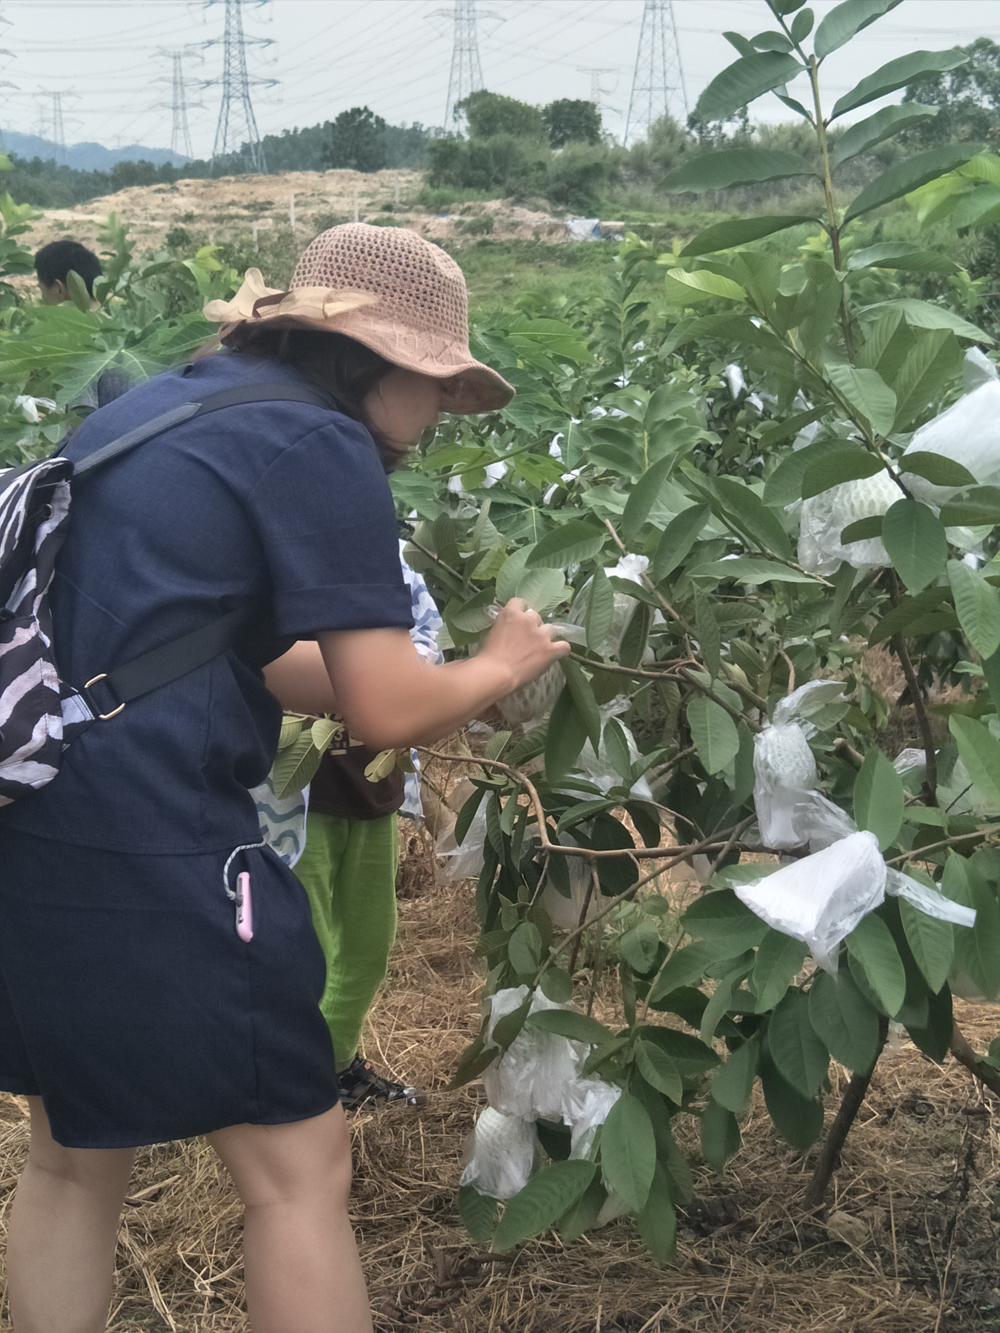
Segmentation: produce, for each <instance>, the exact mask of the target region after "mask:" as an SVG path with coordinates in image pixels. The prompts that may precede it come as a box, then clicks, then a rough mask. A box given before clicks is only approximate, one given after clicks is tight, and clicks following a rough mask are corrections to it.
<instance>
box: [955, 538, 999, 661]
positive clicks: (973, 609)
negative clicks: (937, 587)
mask: <svg viewBox="0 0 1000 1333" xmlns="http://www.w3.org/2000/svg"><path fill="white" fill-rule="evenodd" d="M948 582H949V583H950V584H951V594H952V597H953V598H954V601H955V610H956V612H957V613H958V623H959V624H960V625H961V626H962V632H963V633H964V635H965V637H966V638H967V639H968V640H969V642H970V643H971V644H972V646H973V648H975V650H976V652H977V653H978V654H979V656H980V657H992V656H993V654H994V653H995V652H996V650H997V649H998V648H1000V592H997V590H996V588H994V587H993V585H992V584H991V583H987V581H986V580H985V579H984V578H983V576H982V574H981V573H980V572H979V570H978V569H970V568H969V566H968V565H966V564H964V563H963V562H962V561H961V560H949V561H948Z"/></svg>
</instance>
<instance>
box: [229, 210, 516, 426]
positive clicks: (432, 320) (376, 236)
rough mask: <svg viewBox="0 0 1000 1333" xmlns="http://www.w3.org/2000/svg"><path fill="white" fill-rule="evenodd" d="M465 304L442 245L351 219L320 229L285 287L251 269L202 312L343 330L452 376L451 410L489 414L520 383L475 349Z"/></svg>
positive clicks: (400, 359) (422, 369)
mask: <svg viewBox="0 0 1000 1333" xmlns="http://www.w3.org/2000/svg"><path fill="white" fill-rule="evenodd" d="M467 308H468V303H467V296H466V290H465V278H464V277H463V276H462V270H461V269H460V268H459V267H458V265H457V264H456V263H455V261H454V260H453V259H452V258H451V256H450V255H447V254H446V253H445V252H444V250H442V249H441V248H440V246H437V245H432V244H431V243H430V242H429V241H425V240H424V239H423V238H422V237H420V236H418V235H417V234H416V233H415V232H412V231H406V230H405V229H404V228H402V227H372V226H369V225H368V224H367V223H364V222H354V223H346V224H345V225H344V226H342V227H331V228H330V230H329V231H324V232H323V233H322V234H321V235H319V236H317V237H316V239H315V240H314V241H313V242H312V244H311V245H309V246H308V247H307V248H306V250H305V251H304V252H303V255H302V258H301V259H300V260H299V262H298V266H297V268H296V270H295V275H294V276H293V278H292V284H291V289H290V290H289V291H287V292H282V291H278V290H276V289H275V288H273V287H265V286H264V280H263V278H262V277H261V274H260V270H259V269H256V268H251V269H248V270H247V274H246V277H245V279H244V281H243V286H242V287H241V288H240V290H239V291H238V292H237V293H236V295H235V296H234V297H233V299H232V300H231V301H209V303H208V305H206V306H205V317H206V319H210V320H212V321H213V322H215V323H219V324H223V325H229V326H232V325H235V324H237V323H241V322H244V321H247V322H253V323H257V322H258V321H259V322H260V323H261V324H263V323H265V322H266V323H267V324H268V325H270V326H271V327H272V328H306V329H318V330H322V331H327V332H330V333H340V334H343V335H344V336H345V337H348V338H354V339H355V340H356V341H357V342H359V343H364V345H365V346H366V347H369V348H371V350H372V351H373V352H377V353H378V354H379V356H382V357H384V358H385V359H386V360H387V361H391V362H392V364H393V365H395V366H402V367H403V368H404V369H406V370H415V371H417V372H419V373H420V374H421V375H430V376H432V377H433V378H434V379H442V380H444V379H447V380H454V381H455V382H454V384H452V385H450V386H449V390H450V391H449V394H448V398H447V401H448V406H447V410H448V411H449V412H457V413H474V412H491V411H493V410H495V409H496V408H499V407H503V406H505V404H507V403H509V402H510V400H511V399H512V398H513V396H514V390H513V389H512V388H511V386H510V385H509V384H508V383H507V381H506V380H505V379H502V378H501V376H500V375H498V374H497V373H496V371H495V370H490V368H489V366H484V365H483V364H482V362H480V361H477V360H475V358H474V357H473V355H472V353H471V352H470V351H469V325H468V314H467ZM224 332H225V331H224ZM223 336H224V335H223Z"/></svg>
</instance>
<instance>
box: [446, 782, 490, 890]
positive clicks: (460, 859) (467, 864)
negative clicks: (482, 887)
mask: <svg viewBox="0 0 1000 1333" xmlns="http://www.w3.org/2000/svg"><path fill="white" fill-rule="evenodd" d="M460 786H463V787H467V788H468V792H467V794H465V795H463V796H461V797H460V799H461V800H462V803H463V804H464V802H465V800H467V799H468V797H469V796H471V795H472V793H473V791H474V790H475V788H474V787H473V785H472V783H471V782H470V781H469V780H468V778H464V779H463V782H462V784H460ZM458 792H459V788H458V787H456V789H455V794H456V795H457V794H458ZM486 801H487V798H486V797H483V799H482V800H481V801H480V803H479V808H478V810H477V811H476V813H475V814H474V815H473V817H472V823H471V824H470V825H469V827H468V830H467V831H466V834H465V837H464V838H463V839H462V841H461V843H458V842H456V840H455V825H454V824H451V825H449V827H448V828H446V829H445V830H444V831H443V832H442V833H441V835H440V836H439V838H438V840H437V846H436V847H435V849H434V850H435V852H436V853H437V855H438V856H440V857H443V858H447V861H448V865H447V868H446V869H445V872H444V876H445V879H447V880H450V881H451V882H454V881H455V880H457V879H478V878H479V876H480V874H481V873H482V869H483V865H484V860H483V848H484V847H485V846H486ZM459 808H461V807H459Z"/></svg>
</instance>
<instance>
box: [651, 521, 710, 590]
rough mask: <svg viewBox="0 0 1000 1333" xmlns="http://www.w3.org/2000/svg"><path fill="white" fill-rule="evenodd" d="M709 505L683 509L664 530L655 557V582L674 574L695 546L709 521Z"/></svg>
mask: <svg viewBox="0 0 1000 1333" xmlns="http://www.w3.org/2000/svg"><path fill="white" fill-rule="evenodd" d="M709 512H710V511H709V508H708V505H692V506H691V508H690V509H682V510H681V512H680V513H679V514H678V515H677V517H676V518H672V519H671V520H670V522H669V523H668V524H667V526H666V527H665V528H664V529H663V533H662V535H661V537H660V540H659V541H658V542H657V543H656V551H655V553H654V555H653V568H652V575H653V581H654V582H655V583H659V582H660V581H661V579H665V578H666V577H667V576H668V575H669V574H672V573H673V572H674V570H675V569H676V568H677V566H678V565H679V564H681V562H682V561H683V560H684V559H685V557H686V556H687V555H688V553H689V552H690V550H691V547H692V546H693V545H694V544H695V542H696V541H697V539H698V536H699V534H700V533H701V530H702V528H703V527H704V526H705V523H706V522H707V521H708V515H709Z"/></svg>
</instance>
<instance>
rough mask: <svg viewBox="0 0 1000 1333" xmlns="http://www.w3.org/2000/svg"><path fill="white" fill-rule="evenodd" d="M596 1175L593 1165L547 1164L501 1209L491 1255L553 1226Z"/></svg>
mask: <svg viewBox="0 0 1000 1333" xmlns="http://www.w3.org/2000/svg"><path fill="white" fill-rule="evenodd" d="M596 1174H597V1167H596V1166H595V1165H594V1163H593V1162H574V1161H565V1162H550V1163H549V1165H548V1166H543V1167H542V1169H541V1171H539V1172H538V1173H537V1174H536V1175H534V1176H532V1177H531V1179H530V1180H529V1181H528V1183H527V1185H525V1186H524V1188H523V1189H522V1190H521V1191H520V1192H519V1193H518V1194H515V1195H514V1197H513V1198H512V1199H509V1200H508V1202H507V1203H506V1204H505V1206H504V1210H503V1217H502V1218H501V1219H500V1225H499V1226H498V1227H497V1229H496V1234H495V1235H494V1237H493V1246H492V1249H493V1252H494V1253H495V1254H505V1253H506V1252H507V1251H508V1250H512V1249H514V1247H515V1246H516V1245H520V1244H521V1243H522V1242H523V1241H526V1240H527V1239H528V1238H529V1237H530V1236H537V1235H539V1234H540V1233H541V1232H543V1231H547V1230H548V1229H549V1227H551V1226H554V1225H555V1224H556V1222H557V1221H558V1220H559V1218H560V1217H562V1216H563V1214H564V1213H566V1212H568V1210H569V1209H570V1208H572V1206H573V1204H575V1203H576V1201H577V1199H579V1198H580V1196H581V1195H582V1194H583V1193H584V1191H585V1190H586V1189H587V1187H588V1186H589V1185H590V1183H591V1181H592V1180H593V1179H594V1176H595V1175H596Z"/></svg>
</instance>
